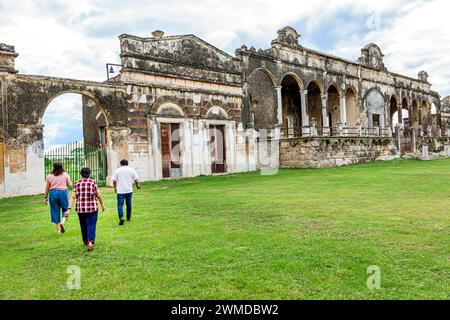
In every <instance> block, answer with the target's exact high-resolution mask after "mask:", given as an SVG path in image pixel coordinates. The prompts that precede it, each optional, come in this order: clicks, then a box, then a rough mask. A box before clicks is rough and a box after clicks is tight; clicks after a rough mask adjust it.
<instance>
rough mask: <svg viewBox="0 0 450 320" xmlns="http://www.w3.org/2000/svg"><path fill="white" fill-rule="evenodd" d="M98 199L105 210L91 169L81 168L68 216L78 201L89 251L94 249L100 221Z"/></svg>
mask: <svg viewBox="0 0 450 320" xmlns="http://www.w3.org/2000/svg"><path fill="white" fill-rule="evenodd" d="M97 200H98V201H99V202H100V205H101V206H102V210H103V211H105V210H106V208H105V206H104V204H103V197H102V195H101V194H100V191H99V190H98V187H97V183H96V182H95V180H93V179H91V169H89V168H83V169H81V180H78V181H77V182H75V185H74V187H73V192H72V197H71V198H70V201H69V208H68V209H67V212H66V216H67V217H68V216H69V214H70V210H71V209H72V206H73V204H74V203H75V201H76V211H77V213H78V218H79V219H80V227H81V235H82V237H83V242H84V245H85V246H87V249H88V251H92V250H94V244H95V238H96V233H97V221H98V204H97Z"/></svg>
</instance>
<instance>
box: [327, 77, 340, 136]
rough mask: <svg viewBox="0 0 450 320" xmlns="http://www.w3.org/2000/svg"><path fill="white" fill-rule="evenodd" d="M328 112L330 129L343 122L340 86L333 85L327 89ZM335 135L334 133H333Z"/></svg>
mask: <svg viewBox="0 0 450 320" xmlns="http://www.w3.org/2000/svg"><path fill="white" fill-rule="evenodd" d="M327 95H328V100H327V104H328V105H327V111H328V125H327V126H328V127H330V128H336V127H337V125H338V123H339V122H342V119H341V113H340V97H341V96H342V92H341V90H340V88H339V86H338V85H337V84H335V83H331V84H330V85H329V86H328V88H327ZM332 133H333V132H332Z"/></svg>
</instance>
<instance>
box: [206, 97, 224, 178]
mask: <svg viewBox="0 0 450 320" xmlns="http://www.w3.org/2000/svg"><path fill="white" fill-rule="evenodd" d="M206 119H207V120H208V123H209V154H210V156H211V172H212V173H213V174H217V173H226V172H227V165H226V164H227V151H226V137H225V135H226V134H227V133H226V132H227V130H226V123H227V120H228V114H227V112H226V111H225V110H224V109H222V108H221V107H217V106H215V107H211V108H210V109H209V110H208V112H207V113H206Z"/></svg>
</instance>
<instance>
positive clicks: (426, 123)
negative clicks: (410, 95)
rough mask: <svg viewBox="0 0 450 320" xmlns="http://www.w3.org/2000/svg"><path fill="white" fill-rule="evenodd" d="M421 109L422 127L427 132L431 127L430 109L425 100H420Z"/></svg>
mask: <svg viewBox="0 0 450 320" xmlns="http://www.w3.org/2000/svg"><path fill="white" fill-rule="evenodd" d="M421 108H422V119H421V120H422V127H423V129H424V130H428V127H430V126H431V125H432V122H431V119H430V118H431V109H430V105H429V103H428V101H427V100H426V99H422V103H421Z"/></svg>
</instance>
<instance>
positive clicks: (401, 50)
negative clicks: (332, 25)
mask: <svg viewBox="0 0 450 320" xmlns="http://www.w3.org/2000/svg"><path fill="white" fill-rule="evenodd" d="M449 8H450V4H449V2H448V1H444V0H432V1H414V2H413V3H411V4H409V5H407V6H404V7H403V8H401V9H400V10H399V12H398V15H396V16H395V17H393V18H392V19H390V20H385V19H383V15H381V28H380V29H377V30H374V31H372V32H370V33H368V34H366V35H362V36H361V37H359V40H360V41H362V42H364V43H369V42H376V43H378V44H379V45H380V47H381V48H382V50H383V52H384V54H385V55H386V57H385V62H386V64H387V67H388V69H390V70H391V71H394V72H396V73H401V74H405V75H409V76H411V77H417V74H418V73H419V72H420V71H422V70H426V71H427V72H428V73H429V74H430V79H429V81H430V82H431V83H432V84H433V89H434V90H437V91H438V92H439V93H441V95H447V94H450V81H449V80H450V68H449V66H450V55H449V54H448V52H450V20H449V19H448V17H447V15H448V12H449ZM354 41H355V40H353V39H341V42H340V43H339V44H338V45H337V46H336V54H341V55H344V56H347V57H348V56H350V55H352V56H353V55H354V54H356V53H357V52H358V53H359V46H358V43H355V42H354Z"/></svg>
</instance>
